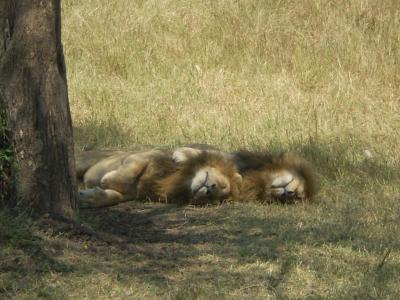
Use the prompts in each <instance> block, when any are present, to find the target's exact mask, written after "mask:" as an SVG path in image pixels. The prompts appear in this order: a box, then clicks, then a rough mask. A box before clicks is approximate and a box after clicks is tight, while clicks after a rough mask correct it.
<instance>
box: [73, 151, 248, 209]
mask: <svg viewBox="0 0 400 300" xmlns="http://www.w3.org/2000/svg"><path fill="white" fill-rule="evenodd" d="M76 169H77V177H78V179H80V180H81V181H82V182H83V184H84V186H85V188H84V189H81V190H80V191H79V201H80V205H81V207H83V208H87V207H104V206H111V205H116V204H119V203H121V202H125V201H130V200H141V201H143V200H150V201H159V202H165V203H175V204H178V205H185V204H207V203H216V202H217V203H220V202H222V201H225V200H234V201H237V198H238V197H239V191H240V185H241V181H242V177H241V175H240V174H239V173H238V171H237V169H236V167H235V164H234V163H233V162H232V161H231V160H230V159H229V157H227V156H225V155H224V154H222V153H220V152H208V151H202V150H198V151H197V152H196V155H194V156H192V157H188V158H187V159H185V160H182V161H177V160H175V159H174V157H173V155H172V153H171V152H170V151H167V150H158V149H154V150H149V151H143V152H125V151H86V152H82V153H80V154H78V155H77V156H76Z"/></svg>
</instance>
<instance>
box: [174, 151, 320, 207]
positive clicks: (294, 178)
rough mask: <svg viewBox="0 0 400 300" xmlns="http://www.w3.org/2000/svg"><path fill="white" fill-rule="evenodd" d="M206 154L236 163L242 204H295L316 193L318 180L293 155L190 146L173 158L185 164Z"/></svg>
mask: <svg viewBox="0 0 400 300" xmlns="http://www.w3.org/2000/svg"><path fill="white" fill-rule="evenodd" d="M204 151H206V152H208V153H214V154H216V153H220V154H222V155H223V156H224V157H225V158H226V159H229V160H231V161H232V162H233V163H234V165H235V166H236V168H237V170H238V171H239V173H240V175H241V176H242V184H241V191H240V197H239V199H240V200H241V201H257V202H263V203H271V202H281V203H292V202H295V201H297V200H307V199H311V198H313V197H314V195H315V193H316V176H315V173H314V171H313V169H312V168H311V166H310V164H309V163H308V162H307V161H305V160H304V159H302V158H300V157H298V156H295V155H292V154H280V155H272V154H270V153H268V152H255V151H246V150H243V151H238V152H222V151H219V150H218V149H216V148H215V147H213V146H210V147H209V146H208V145H191V146H188V147H181V148H178V149H176V150H175V151H174V153H173V158H174V160H175V161H177V162H183V161H185V160H187V159H193V157H196V156H197V155H199V154H200V153H203V152H204Z"/></svg>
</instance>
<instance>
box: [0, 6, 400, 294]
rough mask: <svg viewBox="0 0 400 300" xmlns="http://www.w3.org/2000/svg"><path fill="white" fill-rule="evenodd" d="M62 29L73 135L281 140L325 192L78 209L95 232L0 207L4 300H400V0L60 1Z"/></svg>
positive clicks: (258, 144) (107, 142)
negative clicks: (253, 200)
mask: <svg viewBox="0 0 400 300" xmlns="http://www.w3.org/2000/svg"><path fill="white" fill-rule="evenodd" d="M63 41H64V47H65V55H66V61H67V72H68V80H69V81H68V84H69V96H70V102H71V110H72V117H73V122H74V130H75V140H76V144H77V147H78V148H82V147H97V148H104V147H112V148H126V147H128V148H129V147H132V146H133V145H139V144H140V145H144V144H151V145H160V146H175V145H181V144H185V143H193V142H199V143H210V144H215V145H218V146H220V147H221V148H223V149H226V150H233V149H238V148H250V149H255V148H268V149H271V150H274V151H281V150H285V151H286V150H288V151H293V152H296V153H299V154H300V155H302V156H304V157H306V158H307V159H308V160H310V161H311V162H312V163H313V165H314V166H315V168H316V169H317V171H318V173H319V177H320V181H321V190H320V192H319V195H318V197H317V199H316V201H315V202H314V203H307V204H298V205H293V206H282V205H268V206H262V205H260V204H227V205H222V206H217V207H206V208H195V207H186V208H176V207H173V206H163V205H160V204H149V203H146V204H138V203H128V204H125V205H121V206H120V207H116V208H112V209H104V210H100V211H99V210H97V211H96V210H92V211H84V212H81V214H80V216H79V217H80V219H81V220H82V222H84V223H86V224H88V226H90V227H91V228H93V229H94V231H95V233H96V234H94V233H91V232H86V231H85V230H82V231H79V230H78V229H76V228H69V227H68V226H67V227H65V226H64V225H60V224H56V225H55V226H48V225H49V224H48V223H49V222H50V221H49V220H46V219H45V218H44V219H43V220H42V221H41V222H39V223H38V222H33V221H30V220H29V218H23V219H21V218H17V219H15V218H14V217H12V216H11V215H10V214H9V213H2V215H0V245H1V244H3V245H4V246H3V247H0V298H1V297H4V298H17V299H35V298H39V299H41V298H44V299H156V298H157V299H397V298H399V297H400V279H399V278H400V239H399V236H400V144H399V143H400V130H399V129H400V2H399V1H398V0H383V1H374V0H354V1H333V0H305V1H287V0H286V1H285V0H284V1H278V0H276V1H262V0H247V1H234V0H219V1H211V0H205V1H204V0H202V1H200V0H179V1H178V0H174V1H173V0H149V1H144V0H118V1H106V0H86V1H78V0H64V1H63ZM50 225H54V224H50ZM50 227H53V229H51V230H50V229H49V228H50ZM54 228H55V229H54Z"/></svg>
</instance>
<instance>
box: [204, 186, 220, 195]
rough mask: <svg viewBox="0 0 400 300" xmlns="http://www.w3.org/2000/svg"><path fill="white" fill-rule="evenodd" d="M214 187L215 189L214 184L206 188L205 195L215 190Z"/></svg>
mask: <svg viewBox="0 0 400 300" xmlns="http://www.w3.org/2000/svg"><path fill="white" fill-rule="evenodd" d="M216 187H217V185H216V184H215V183H214V184H212V185H210V186H207V192H206V195H210V194H211V193H212V192H213V191H214V190H215V188H216Z"/></svg>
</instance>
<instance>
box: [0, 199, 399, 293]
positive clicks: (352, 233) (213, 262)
mask: <svg viewBox="0 0 400 300" xmlns="http://www.w3.org/2000/svg"><path fill="white" fill-rule="evenodd" d="M334 206H335V205H331V206H329V205H326V204H321V203H316V204H307V205H303V204H300V205H295V206H280V205H271V206H267V207H265V206H261V205H257V204H226V205H221V206H218V207H205V208H196V207H184V208H177V207H174V206H169V205H163V204H150V203H149V204H141V203H135V202H131V203H125V204H123V205H119V206H117V207H113V208H108V209H96V210H86V211H82V212H81V214H80V220H81V221H82V222H84V225H83V226H76V225H73V224H68V223H63V222H55V221H53V220H49V219H46V218H43V219H42V220H40V221H37V222H31V221H29V220H24V221H21V220H19V221H18V220H15V219H12V217H10V215H8V214H5V215H2V217H3V218H2V219H3V222H2V227H1V231H0V232H1V234H0V242H1V244H2V245H4V247H2V248H1V252H0V254H1V255H0V257H1V259H0V274H1V275H0V297H4V298H17V299H110V298H113V299H126V298H131V299H153V298H161V299H194V298H197V299H211V298H212V299H215V298H218V299H225V298H227V299H265V298H273V299H275V298H279V299H281V298H289V299H299V298H309V297H311V298H343V297H344V298H349V297H350V298H362V299H365V298H368V297H369V298H376V299H382V298H387V297H389V298H390V297H393V296H394V295H397V294H398V292H399V290H398V278H399V277H398V275H399V274H400V263H399V262H400V245H399V243H398V242H397V241H396V240H395V239H394V235H395V234H396V233H395V232H396V230H398V227H397V220H395V218H394V215H393V217H392V216H391V215H389V214H387V215H386V224H381V225H380V226H381V227H380V228H379V227H378V223H375V224H368V223H369V221H367V220H365V218H364V216H363V217H362V218H359V217H358V215H359V214H360V213H362V211H361V210H360V207H345V206H342V207H338V206H336V207H334ZM334 208H336V209H335V210H334ZM322 210H323V211H324V212H325V216H324V218H321V211H322ZM333 213H334V214H333ZM349 214H352V219H347V217H348V216H349ZM346 220H347V221H346ZM363 220H364V221H363ZM370 225H372V226H370ZM389 228H391V229H392V230H393V233H390V232H389V231H388V229H389ZM373 230H375V231H376V232H374V231H373ZM381 230H384V231H387V234H386V235H383V234H382V231H381Z"/></svg>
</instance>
